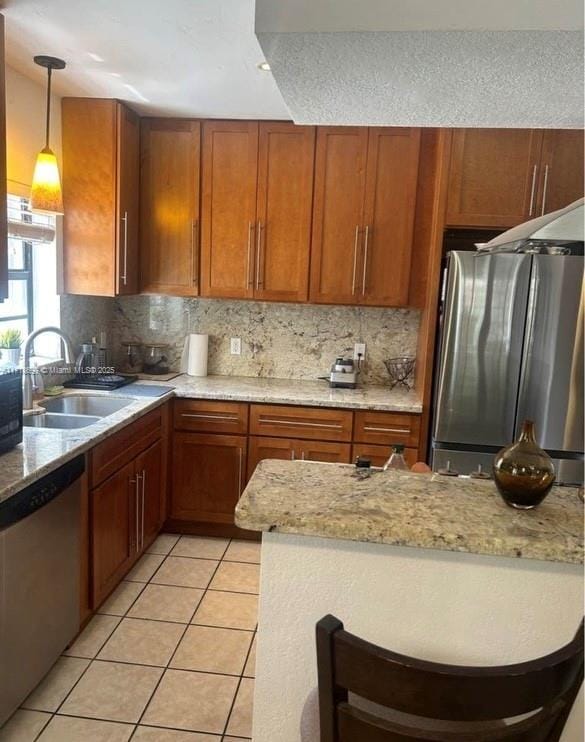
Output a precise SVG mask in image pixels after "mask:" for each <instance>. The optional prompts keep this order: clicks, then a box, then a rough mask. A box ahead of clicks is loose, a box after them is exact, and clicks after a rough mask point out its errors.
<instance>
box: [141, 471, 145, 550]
mask: <svg viewBox="0 0 585 742" xmlns="http://www.w3.org/2000/svg"><path fill="white" fill-rule="evenodd" d="M145 489H146V469H143V470H142V515H141V521H142V524H141V529H140V530H141V533H142V536H141V540H140V548H141V549H142V547H143V546H144V503H145V500H146V496H145Z"/></svg>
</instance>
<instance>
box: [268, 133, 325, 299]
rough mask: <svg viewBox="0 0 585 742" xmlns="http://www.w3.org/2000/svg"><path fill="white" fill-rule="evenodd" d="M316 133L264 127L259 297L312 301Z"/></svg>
mask: <svg viewBox="0 0 585 742" xmlns="http://www.w3.org/2000/svg"><path fill="white" fill-rule="evenodd" d="M314 159H315V127H314V126H295V125H294V124H289V123H278V122H275V123H261V124H260V128H259V152H258V202H257V224H256V253H255V274H254V296H255V298H257V299H268V300H274V301H306V299H307V292H308V284H309V249H310V246H311V216H312V206H313V164H314Z"/></svg>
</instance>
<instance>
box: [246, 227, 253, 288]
mask: <svg viewBox="0 0 585 742" xmlns="http://www.w3.org/2000/svg"><path fill="white" fill-rule="evenodd" d="M253 229H254V224H253V223H252V222H249V223H248V256H247V258H246V288H253V287H254V279H253V278H252V277H251V276H250V268H251V255H252V230H253Z"/></svg>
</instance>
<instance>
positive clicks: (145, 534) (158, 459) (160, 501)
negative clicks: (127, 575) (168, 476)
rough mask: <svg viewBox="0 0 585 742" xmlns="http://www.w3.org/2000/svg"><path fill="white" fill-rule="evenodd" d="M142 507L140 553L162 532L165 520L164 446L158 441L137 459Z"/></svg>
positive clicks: (137, 474)
mask: <svg viewBox="0 0 585 742" xmlns="http://www.w3.org/2000/svg"><path fill="white" fill-rule="evenodd" d="M135 472H136V477H137V478H138V497H139V506H140V514H139V515H140V529H139V533H140V543H139V545H138V547H139V551H142V550H143V549H145V548H146V547H147V546H148V545H149V544H150V543H151V542H152V541H153V539H154V538H155V536H156V535H157V534H158V532H159V531H160V528H161V526H162V523H163V520H164V489H163V485H164V478H163V444H162V441H160V440H158V441H157V442H156V443H154V444H153V445H152V446H150V448H147V449H146V451H144V452H143V453H141V454H140V456H138V457H137V458H136V464H135Z"/></svg>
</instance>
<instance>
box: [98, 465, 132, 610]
mask: <svg viewBox="0 0 585 742" xmlns="http://www.w3.org/2000/svg"><path fill="white" fill-rule="evenodd" d="M134 468H135V467H134V462H131V463H130V464H126V466H124V467H122V469H120V470H119V471H117V472H116V473H115V474H112V476H111V477H109V478H108V479H106V480H105V481H104V482H103V483H102V484H101V485H100V486H99V487H96V488H95V489H93V490H92V491H91V494H90V517H91V554H92V589H91V594H92V604H93V606H94V607H97V606H98V605H99V604H100V603H101V602H102V600H103V599H104V598H105V597H106V596H107V595H108V594H109V593H110V592H111V591H112V590H113V589H114V587H115V586H116V585H117V584H118V582H119V581H120V580H121V579H122V577H123V576H124V575H125V574H126V572H127V571H128V569H129V568H130V567H131V566H132V563H133V562H134V561H135V559H136V555H137V551H136V546H137V543H136V528H135V524H136V518H137V510H136V505H137V502H136V480H135V474H134Z"/></svg>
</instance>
